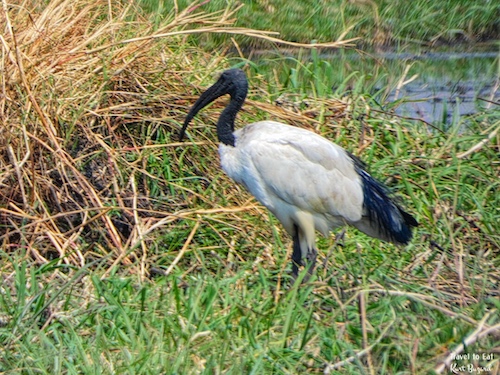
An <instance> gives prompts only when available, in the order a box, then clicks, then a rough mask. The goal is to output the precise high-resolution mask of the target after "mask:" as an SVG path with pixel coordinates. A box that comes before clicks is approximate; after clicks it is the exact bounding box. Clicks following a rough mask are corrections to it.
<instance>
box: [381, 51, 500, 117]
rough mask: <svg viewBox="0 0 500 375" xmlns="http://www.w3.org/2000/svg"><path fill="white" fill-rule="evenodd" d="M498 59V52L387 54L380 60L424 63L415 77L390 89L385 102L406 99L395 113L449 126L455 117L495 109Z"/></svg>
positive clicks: (499, 100) (498, 89) (499, 89)
mask: <svg viewBox="0 0 500 375" xmlns="http://www.w3.org/2000/svg"><path fill="white" fill-rule="evenodd" d="M498 56H499V54H498V52H453V53H449V52H440V53H436V52H429V53H424V54H420V55H410V56H408V55H407V54H406V56H405V55H403V56H401V55H399V54H393V53H392V54H387V55H386V56H384V59H399V60H404V61H408V62H409V61H423V63H424V64H423V67H422V68H421V69H420V73H419V74H418V76H417V77H416V78H415V79H414V80H413V81H411V82H409V83H407V84H405V85H404V86H403V87H402V88H401V89H399V90H398V89H395V90H393V91H392V92H391V94H390V95H389V97H388V100H389V101H393V100H396V99H399V98H402V97H404V98H406V100H405V103H404V104H402V105H401V106H399V107H398V108H397V110H396V113H397V114H399V115H405V116H408V117H413V118H418V119H421V120H424V121H426V122H429V123H436V122H441V123H445V124H450V123H451V122H452V121H453V118H454V117H455V116H466V115H471V114H474V113H477V112H478V111H482V110H488V109H491V108H494V107H496V108H497V109H499V107H498V105H499V104H498V103H500V77H499V74H498V69H499V67H498V64H499V62H498ZM495 103H496V104H495Z"/></svg>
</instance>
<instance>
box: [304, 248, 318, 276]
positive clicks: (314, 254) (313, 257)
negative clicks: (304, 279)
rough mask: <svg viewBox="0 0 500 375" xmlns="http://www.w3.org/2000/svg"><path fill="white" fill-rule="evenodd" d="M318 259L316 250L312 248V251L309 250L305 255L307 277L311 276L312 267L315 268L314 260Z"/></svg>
mask: <svg viewBox="0 0 500 375" xmlns="http://www.w3.org/2000/svg"><path fill="white" fill-rule="evenodd" d="M317 257H318V250H316V249H315V248H314V247H313V248H312V249H309V252H308V253H307V263H308V266H309V268H308V269H307V273H308V274H309V276H311V275H312V274H313V272H314V267H315V266H316V258H317Z"/></svg>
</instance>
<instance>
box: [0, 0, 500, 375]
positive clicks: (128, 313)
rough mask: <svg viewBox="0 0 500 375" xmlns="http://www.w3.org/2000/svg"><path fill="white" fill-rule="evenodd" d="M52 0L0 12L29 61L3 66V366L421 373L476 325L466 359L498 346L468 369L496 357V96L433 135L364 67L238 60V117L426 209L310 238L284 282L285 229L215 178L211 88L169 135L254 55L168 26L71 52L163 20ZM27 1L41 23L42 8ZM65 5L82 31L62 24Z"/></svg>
mask: <svg viewBox="0 0 500 375" xmlns="http://www.w3.org/2000/svg"><path fill="white" fill-rule="evenodd" d="M65 4H66V6H68V7H70V8H71V9H72V12H74V13H72V12H69V11H68V10H69V9H64V7H63V5H60V6H61V7H62V8H61V10H60V11H59V12H56V13H57V16H58V17H46V18H45V21H44V22H48V24H47V23H44V22H41V21H39V22H40V25H39V27H41V28H42V29H47V30H50V34H51V35H52V38H50V39H43V38H42V39H37V38H34V37H33V35H38V34H36V33H37V32H38V31H37V30H38V29H36V30H32V29H30V28H29V27H28V26H29V25H28V24H27V23H26V22H25V20H26V19H27V18H29V17H27V14H26V13H23V12H22V11H21V10H19V12H17V10H16V12H13V13H12V12H11V13H9V17H10V21H11V22H12V24H13V25H15V28H14V30H16V31H15V32H16V33H18V34H16V35H17V38H18V39H17V44H14V43H13V40H12V38H9V35H10V34H8V35H7V36H6V37H5V40H6V43H8V45H9V46H10V47H11V48H12V51H16V48H20V50H18V52H19V55H16V56H28V57H29V59H26V60H24V59H23V60H22V62H23V63H24V64H25V65H24V73H25V74H26V76H27V77H28V78H29V79H26V80H25V82H24V83H23V80H20V79H14V78H19V74H20V72H19V64H15V61H13V60H12V59H10V58H9V59H4V60H2V63H3V64H4V66H5V67H6V71H8V72H12V74H13V75H12V76H11V75H8V76H6V77H5V78H3V79H4V81H3V83H4V86H5V94H6V95H5V97H8V98H9V100H8V101H5V102H2V105H3V107H2V110H3V114H4V118H5V120H2V121H4V125H5V126H4V127H3V128H2V130H1V131H2V132H3V133H2V137H0V142H1V146H2V149H4V150H6V151H5V152H4V153H1V154H0V163H1V164H0V165H1V166H2V169H1V171H0V177H1V181H2V185H1V186H0V189H1V190H0V191H1V195H0V197H1V201H0V212H1V216H0V220H1V221H0V224H1V227H0V229H1V233H0V240H1V241H2V242H1V243H2V245H1V248H0V276H1V278H2V282H1V283H0V343H1V345H0V373H5V374H9V375H10V374H214V373H215V374H242V373H243V374H297V373H311V374H320V373H324V372H325V370H326V371H327V372H328V371H330V373H338V374H360V373H362V374H364V373H376V374H429V373H432V371H433V370H434V369H435V368H437V366H438V365H439V363H440V362H441V361H442V360H443V359H444V358H445V357H446V356H447V355H448V354H449V352H450V351H452V350H454V349H455V348H457V347H458V346H459V345H460V344H461V343H462V342H464V340H466V339H467V338H468V337H470V336H471V335H472V334H473V333H474V331H475V330H476V329H481V331H480V332H484V330H485V329H488V327H493V328H494V329H493V330H492V331H491V332H490V333H489V334H485V335H484V336H482V337H479V338H477V341H475V342H473V343H470V344H469V345H468V346H467V348H466V349H465V351H464V352H465V353H471V354H478V353H479V354H482V353H486V354H490V355H491V356H492V357H493V358H490V359H481V360H480V361H478V362H474V365H477V366H479V365H482V366H488V365H491V366H492V367H493V370H495V369H496V371H498V369H499V366H500V365H499V358H500V357H499V354H498V347H499V346H500V342H499V340H498V332H499V328H498V324H499V323H500V322H499V316H500V314H499V309H500V304H499V302H498V300H499V299H498V297H499V295H498V281H499V277H500V276H499V272H498V270H499V267H500V262H499V249H500V237H499V235H498V233H500V211H499V209H498V208H499V207H500V196H499V194H498V193H497V192H498V189H499V180H498V170H499V162H498V134H497V135H495V133H494V132H495V129H498V126H499V121H500V114H499V111H498V109H497V108H496V107H493V109H491V110H488V111H486V110H485V111H483V112H480V113H477V114H475V115H473V116H469V117H464V118H456V119H455V120H454V122H453V123H452V124H451V126H450V127H449V128H446V129H435V128H433V127H429V126H427V124H424V123H422V122H418V121H410V120H407V119H405V118H401V117H398V116H395V115H393V114H391V113H390V112H385V111H383V110H381V109H380V106H379V105H377V103H376V100H375V98H374V94H373V90H374V88H375V86H376V84H375V83H377V82H378V81H377V77H375V76H374V77H368V76H366V75H363V74H360V73H356V72H354V71H353V72H350V73H349V72H348V71H345V73H346V74H345V77H344V81H345V83H344V81H340V83H339V84H338V89H337V91H336V92H333V93H332V92H330V91H329V90H328V86H329V85H330V83H331V81H328V79H330V78H329V77H330V74H331V73H332V72H333V68H332V67H331V66H330V65H328V63H326V62H324V61H322V60H321V58H320V57H319V56H316V57H315V59H313V60H312V61H308V62H306V63H301V62H299V61H298V60H295V61H292V64H291V65H287V66H284V67H281V66H280V65H279V63H280V62H270V64H269V65H272V68H271V69H269V68H268V67H267V66H266V67H265V68H263V67H261V66H259V65H257V64H253V65H252V64H249V65H248V66H247V67H245V69H246V71H247V73H248V75H249V77H250V86H251V92H250V94H249V100H248V101H247V103H246V105H245V107H244V110H243V112H242V113H241V116H240V117H239V120H238V126H241V124H243V123H248V122H252V121H256V120H259V119H275V120H279V121H282V122H288V123H291V124H292V125H295V126H302V127H307V128H311V129H314V130H316V131H317V132H319V133H321V134H322V135H324V136H325V137H327V138H328V139H331V140H332V141H335V142H337V143H338V144H340V145H342V146H343V147H345V148H346V149H348V150H349V151H350V152H352V153H354V154H355V155H357V156H360V157H361V158H362V159H363V160H364V161H365V162H366V163H367V164H368V165H369V170H370V172H371V173H372V174H373V175H374V176H376V177H377V178H378V179H380V180H381V181H383V182H385V183H386V184H387V185H388V186H389V187H390V188H391V189H393V190H394V191H395V192H397V196H399V197H400V198H401V199H402V201H403V202H404V205H405V207H407V209H408V210H409V211H410V212H412V213H413V214H414V215H415V216H416V218H417V220H418V221H419V222H420V226H419V227H418V229H417V230H416V232H415V238H414V240H413V241H412V243H411V244H410V245H408V246H407V247H405V248H397V247H395V246H392V245H390V244H386V243H382V242H380V241H378V240H375V239H371V238H369V237H367V236H365V235H363V234H361V233H359V232H357V231H356V230H354V229H352V228H349V229H348V230H347V231H346V233H345V235H344V237H343V238H342V239H341V238H339V239H336V238H335V237H334V235H332V236H331V237H328V238H320V239H318V247H319V249H320V254H319V260H318V265H317V270H316V272H315V275H314V277H313V279H312V280H311V281H310V282H308V283H305V284H303V285H299V284H296V285H294V286H291V285H290V280H289V279H290V278H289V272H290V255H291V239H290V238H289V237H288V236H287V235H286V234H285V233H284V230H283V228H282V227H281V226H280V224H279V223H278V222H277V220H276V219H275V218H273V217H272V215H270V214H269V213H268V212H267V211H266V210H265V209H263V208H262V207H261V206H259V205H258V204H256V202H255V201H254V200H253V199H252V198H251V197H250V196H249V195H248V193H246V192H245V191H244V189H243V188H242V187H239V186H237V185H235V184H234V183H233V182H232V181H230V180H229V179H228V177H227V176H225V175H224V174H223V172H222V171H221V170H220V167H219V163H218V156H217V143H216V134H215V126H214V125H215V122H216V119H217V115H218V113H219V112H220V109H221V108H222V107H223V106H224V100H221V101H218V102H217V103H214V105H212V106H211V107H210V108H208V109H206V110H205V111H204V112H203V113H201V114H200V115H199V116H198V117H197V118H196V119H195V120H194V122H193V126H192V127H191V128H190V130H189V134H188V135H189V139H190V140H189V141H185V142H183V143H179V142H177V132H178V129H179V126H180V124H182V121H183V119H184V116H185V114H186V112H187V110H188V108H189V106H190V105H191V104H192V103H193V102H194V100H195V99H196V97H197V96H198V94H199V92H200V91H201V90H202V89H203V88H205V87H207V86H208V85H210V84H211V83H212V82H213V77H212V73H214V72H215V71H217V70H220V69H221V68H226V67H229V66H230V65H231V64H233V65H238V64H241V65H244V64H247V61H241V60H238V61H237V60H234V59H233V60H227V59H226V58H224V57H220V56H217V55H216V54H214V53H211V54H207V53H205V52H203V51H200V50H199V49H197V48H195V47H192V46H191V45H189V44H186V43H185V39H184V37H178V36H170V37H162V38H156V39H154V40H152V41H147V42H144V43H143V42H141V41H137V42H135V43H133V42H130V43H116V44H114V45H111V46H108V47H107V48H105V49H103V50H102V51H101V52H94V53H88V54H85V53H77V54H72V53H67V54H65V53H66V52H64V51H68V50H71V49H73V48H76V47H77V46H79V47H80V48H83V47H82V43H83V42H82V39H83V40H84V39H85V38H90V35H94V37H92V38H90V40H89V41H88V43H84V44H85V48H83V50H86V48H94V47H95V46H100V45H106V44H107V43H109V41H110V40H112V41H116V40H123V39H127V38H130V37H140V36H147V35H150V34H152V33H154V32H155V31H154V27H153V26H151V24H150V23H149V22H148V21H147V20H145V19H143V18H141V16H140V15H139V14H137V13H136V11H135V10H134V9H133V8H130V9H129V10H127V11H125V10H124V9H122V8H119V7H117V8H113V10H112V11H113V12H114V13H112V14H111V15H112V16H113V17H112V19H113V21H114V22H115V23H113V22H111V18H107V17H111V15H109V14H108V11H110V9H108V2H107V1H106V2H95V3H93V4H92V7H91V6H90V5H89V4H88V3H87V2H84V1H83V2H67V3H65ZM37 7H41V8H37ZM28 8H29V9H31V10H30V17H32V18H33V19H39V13H40V12H41V10H43V9H45V8H43V7H42V6H41V5H40V4H38V3H36V4H35V3H33V4H32V7H27V8H26V9H28ZM58 9H59V8H58ZM121 12H124V13H121ZM129 12H130V13H129ZM68 14H69V15H70V16H71V19H78V20H80V22H81V23H76V24H75V25H74V29H71V30H72V33H68V34H67V33H66V29H65V27H66V25H68V24H69V22H70V21H69V19H66V18H64V17H70V16H68ZM96 15H99V17H96ZM100 18H102V19H100ZM130 19H132V20H135V22H134V23H132V24H131V23H129V22H128V21H124V20H130ZM55 21H57V22H55ZM108 21H110V22H108ZM177 21H179V23H180V24H181V25H182V26H181V28H184V29H185V28H189V27H191V26H198V25H199V23H197V21H195V20H193V19H191V20H190V21H189V22H187V21H186V19H185V18H181V19H178V20H177ZM181 21H182V22H185V23H182V22H181ZM51 22H54V23H51ZM100 22H102V23H100ZM157 22H158V24H157V25H155V27H165V29H164V30H163V31H164V32H170V31H178V30H179V26H176V25H170V26H169V27H167V26H166V25H165V24H164V23H162V21H160V20H157ZM163 22H166V21H163ZM190 22H192V23H193V25H191V23H190ZM89 25H92V26H89ZM23 27H28V29H23ZM94 27H95V29H94ZM32 32H33V33H35V34H33V35H32V34H31V33H32ZM92 32H95V34H92ZM82 33H83V34H82ZM28 41H30V43H28ZM34 41H35V42H34ZM58 43H59V44H58ZM54 44H55V45H54ZM16 46H17V47H16ZM49 47H50V48H49ZM54 48H56V49H57V50H59V51H61V55H60V60H57V61H58V63H57V64H54V65H52V64H53V59H54V56H53V52H51V51H53V50H54ZM5 56H6V55H5ZM12 56H13V55H12ZM28 61H29V62H30V63H28ZM103 64H104V65H105V67H106V71H105V74H104V73H103V74H101V73H100V72H102V71H103V70H102V69H103ZM273 64H276V65H273ZM264 65H265V64H264ZM293 69H295V70H293ZM274 73H277V74H274ZM351 73H352V74H351ZM343 74H344V73H343ZM339 78H342V77H339ZM396 78H399V77H396ZM75 82H79V83H80V84H74V83H75ZM325 83H327V85H326V84H325ZM377 84H378V83H377ZM347 89H349V92H347ZM381 89H382V90H384V89H386V88H385V87H384V86H382V88H381ZM30 93H31V94H32V95H30ZM54 93H57V95H55V94H54ZM282 94H288V96H282ZM280 96H282V102H281V106H282V107H281V108H278V107H277V106H275V105H273V103H274V102H275V100H276V99H277V98H279V97H280ZM33 98H35V99H36V101H33ZM376 99H377V100H380V98H379V97H377V98H376ZM35 103H36V104H38V109H39V110H37V109H36V106H35V105H34V104H35ZM44 120H45V121H44ZM47 121H50V124H47ZM7 125H8V126H7ZM50 125H52V126H50ZM52 131H54V132H55V136H51V134H52V133H51V132H52ZM488 136H491V137H490V138H491V139H489V141H488V142H484V140H485V139H487V137H488ZM481 142H484V143H481ZM474 146H478V147H476V148H474ZM479 146H480V147H479ZM468 151H470V152H469V153H468V154H467V155H465V154H464V153H466V152H468ZM26 155H28V157H26ZM33 155H34V156H33ZM35 156H36V157H35ZM23 160H24V161H23ZM339 232H340V230H339ZM455 363H456V364H457V365H463V364H469V363H470V362H467V361H461V360H456V361H455ZM492 373H494V372H493V371H492Z"/></svg>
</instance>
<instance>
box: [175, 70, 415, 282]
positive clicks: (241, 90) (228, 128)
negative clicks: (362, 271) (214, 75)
mask: <svg viewBox="0 0 500 375" xmlns="http://www.w3.org/2000/svg"><path fill="white" fill-rule="evenodd" d="M247 92H248V81H247V78H246V76H245V73H244V72H243V71H242V70H240V69H230V70H226V71H224V72H223V73H222V74H221V76H220V78H219V80H218V81H217V82H216V83H215V84H214V85H213V86H211V87H210V88H209V89H207V90H206V91H205V92H204V93H203V94H202V95H201V96H200V97H199V99H198V100H197V101H196V103H195V104H194V105H193V107H192V108H191V109H190V111H189V113H188V115H187V116H186V120H185V121H184V125H183V127H182V130H181V132H180V139H181V140H182V138H183V137H184V134H185V131H186V128H187V126H188V124H189V122H190V121H191V120H192V119H193V117H194V116H195V115H196V114H197V113H198V112H199V111H200V110H201V109H202V108H204V107H205V106H207V105H208V104H210V103H211V102H213V101H214V100H215V99H217V98H219V97H221V96H223V95H225V94H229V95H230V96H231V100H230V102H229V104H228V105H227V107H226V108H225V109H224V110H223V111H222V113H221V115H220V117H219V120H218V122H217V136H218V138H219V142H220V145H219V155H220V161H221V166H222V169H223V170H224V172H225V173H226V174H227V175H228V176H229V177H231V178H232V179H233V180H234V181H236V182H237V183H240V184H242V185H243V186H245V188H246V189H247V190H248V191H249V192H250V193H251V194H252V195H253V196H254V197H255V198H256V199H257V200H258V201H259V202H260V203H261V204H263V205H264V206H265V207H267V208H268V209H269V210H270V211H271V212H272V213H273V214H274V215H275V216H276V217H277V218H278V220H279V221H280V222H281V224H282V225H283V227H284V228H285V230H286V231H287V232H288V233H289V234H290V235H291V236H292V238H293V253H292V276H293V277H294V278H296V277H297V276H298V272H299V266H303V265H305V264H304V262H303V260H304V259H307V260H308V261H309V262H310V264H309V266H308V275H307V277H309V276H310V275H311V273H312V271H313V269H314V265H315V262H316V255H317V250H316V246H315V242H316V231H319V232H321V233H322V234H323V235H324V236H327V235H328V233H329V232H330V231H331V230H332V229H334V228H337V227H339V226H342V225H345V224H350V225H352V226H354V227H356V228H358V229H359V230H360V231H362V232H364V233H365V234H367V235H369V236H371V237H375V238H379V239H382V240H385V241H389V242H392V243H395V244H400V245H403V244H407V243H408V242H409V241H410V240H411V237H412V227H415V226H417V225H418V223H417V221H416V220H415V219H414V218H413V217H412V216H411V215H410V214H408V213H407V212H405V211H404V210H403V209H402V208H401V207H400V206H399V205H398V204H397V203H396V202H394V200H392V199H391V198H390V197H389V195H388V191H387V188H386V187H384V186H383V185H382V184H381V183H380V182H378V181H376V180H375V179H374V178H373V177H372V176H370V175H369V174H368V173H367V172H366V171H365V170H364V169H363V164H362V163H361V162H360V161H359V160H358V159H357V158H355V157H354V156H353V155H351V154H350V153H349V152H347V151H345V150H344V149H343V148H342V147H340V146H338V145H336V144H334V143H332V142H330V141H329V140H327V139H326V138H323V137H322V136H320V135H318V134H316V133H313V132H311V131H309V130H305V129H300V128H297V127H293V126H290V125H285V124H282V123H279V122H275V121H259V122H255V123H252V124H249V125H246V126H245V127H244V128H242V129H238V130H236V131H235V130H234V122H235V118H236V115H237V113H238V111H239V110H240V109H241V107H242V105H243V102H244V101H245V98H246V95H247Z"/></svg>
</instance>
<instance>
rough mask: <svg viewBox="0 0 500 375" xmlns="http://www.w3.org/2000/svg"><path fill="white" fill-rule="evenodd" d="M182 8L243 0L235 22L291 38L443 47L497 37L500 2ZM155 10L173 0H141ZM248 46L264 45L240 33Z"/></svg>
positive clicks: (214, 43) (165, 9)
mask: <svg viewBox="0 0 500 375" xmlns="http://www.w3.org/2000/svg"><path fill="white" fill-rule="evenodd" d="M175 4H177V7H178V8H179V9H181V10H182V9H189V7H190V6H191V7H197V6H198V8H196V9H197V10H202V11H205V12H208V13H209V12H215V11H222V10H224V9H226V7H228V6H229V7H233V8H235V7H237V6H238V5H240V4H244V5H243V7H242V8H241V10H240V11H239V12H238V16H237V20H236V23H235V24H236V26H243V27H250V28H254V29H259V30H271V31H277V32H279V33H280V37H281V38H282V39H284V40H288V41H298V42H304V43H311V42H313V41H319V42H329V41H333V40H337V39H338V38H339V37H340V36H341V35H344V38H360V40H359V44H360V45H365V46H366V45H369V46H373V45H396V46H404V45H408V44H409V45H427V46H430V45H440V44H443V43H445V44H447V43H456V42H478V41H485V40H496V39H498V36H499V34H498V30H499V21H498V20H499V19H500V5H498V3H496V2H492V1H486V2H485V1H478V0H475V1H467V0H448V1H440V2H428V1H421V0H418V1H410V2H408V3H407V4H405V6H401V4H399V3H398V2H394V1H385V0H374V1H362V0H360V1H357V0H355V1H344V0H335V1H329V2H323V1H312V2H303V1H302V2H301V1H292V2H290V1H283V0H281V1H272V2H266V1H247V2H245V1H241V2H240V1H223V0H212V1H206V2H198V3H196V2H192V1H186V0H181V1H176V2H175ZM141 5H142V7H143V8H144V9H145V10H146V11H147V12H151V13H153V14H158V15H163V16H165V15H168V14H171V12H172V8H173V4H172V3H171V2H170V1H166V2H160V1H158V0H142V1H141ZM228 39H229V38H228V37H221V38H219V37H217V36H216V37H215V38H214V35H205V36H204V37H203V38H201V39H199V38H197V39H196V40H197V41H198V42H201V44H202V45H205V46H207V43H208V48H218V46H220V45H221V44H225V43H224V42H227V41H228ZM236 40H237V41H238V42H240V43H241V44H242V45H243V46H247V45H259V44H260V43H259V41H258V40H255V39H251V38H245V37H236Z"/></svg>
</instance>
